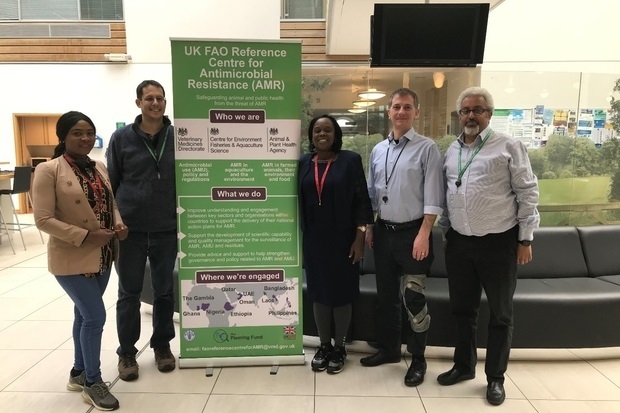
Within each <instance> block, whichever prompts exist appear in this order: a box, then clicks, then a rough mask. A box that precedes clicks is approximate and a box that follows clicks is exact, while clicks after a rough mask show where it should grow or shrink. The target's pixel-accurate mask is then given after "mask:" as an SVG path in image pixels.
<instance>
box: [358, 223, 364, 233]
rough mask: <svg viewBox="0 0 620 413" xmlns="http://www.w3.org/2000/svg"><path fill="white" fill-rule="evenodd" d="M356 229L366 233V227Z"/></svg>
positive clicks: (360, 226)
mask: <svg viewBox="0 0 620 413" xmlns="http://www.w3.org/2000/svg"><path fill="white" fill-rule="evenodd" d="M357 229H358V231H362V232H366V225H359V226H358V227H357Z"/></svg>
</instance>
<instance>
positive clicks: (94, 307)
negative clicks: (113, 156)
mask: <svg viewBox="0 0 620 413" xmlns="http://www.w3.org/2000/svg"><path fill="white" fill-rule="evenodd" d="M56 134H57V135H58V139H59V141H60V143H59V144H58V146H57V147H56V148H55V150H54V157H53V158H52V160H51V161H49V162H45V163H42V164H39V165H38V166H37V168H36V170H35V173H34V183H33V189H32V196H33V207H34V218H35V222H36V224H37V227H38V228H39V229H40V230H41V231H44V232H47V233H48V234H49V235H50V238H49V243H48V267H49V271H50V272H51V273H52V274H54V276H55V277H56V280H57V281H58V283H59V284H60V286H61V287H62V288H63V289H64V290H65V291H66V293H67V295H69V297H71V300H73V302H74V304H75V306H74V321H73V342H74V346H75V350H74V353H75V354H74V362H73V368H72V369H71V372H70V374H69V383H68V384H67V389H68V390H72V391H81V392H82V397H83V398H84V400H85V401H86V402H88V403H91V404H92V405H94V406H95V408H97V409H99V410H115V409H117V408H118V407H119V403H118V400H117V399H116V398H115V397H114V396H113V395H112V394H111V393H110V390H109V388H108V384H106V383H105V382H104V381H103V380H102V378H101V360H100V356H101V336H102V334H103V325H104V324H105V319H106V312H105V305H104V303H103V298H102V296H103V293H104V291H105V289H106V286H107V284H108V281H109V279H110V271H111V269H112V264H113V261H114V259H115V258H116V256H117V244H118V239H121V240H122V239H125V238H126V237H127V233H128V230H127V227H126V226H125V225H124V224H123V222H122V220H121V217H120V214H119V212H118V210H117V208H116V204H115V202H114V196H113V194H112V187H111V185H110V182H109V179H108V173H107V170H106V168H105V166H104V165H103V163H101V162H94V161H92V160H91V159H90V158H89V157H88V154H89V153H90V151H91V149H92V148H93V146H94V143H95V137H96V135H95V125H94V124H93V121H92V120H91V119H90V118H89V117H88V116H86V115H84V114H83V113H80V112H67V113H65V114H64V115H62V116H61V117H60V119H58V123H57V124H56Z"/></svg>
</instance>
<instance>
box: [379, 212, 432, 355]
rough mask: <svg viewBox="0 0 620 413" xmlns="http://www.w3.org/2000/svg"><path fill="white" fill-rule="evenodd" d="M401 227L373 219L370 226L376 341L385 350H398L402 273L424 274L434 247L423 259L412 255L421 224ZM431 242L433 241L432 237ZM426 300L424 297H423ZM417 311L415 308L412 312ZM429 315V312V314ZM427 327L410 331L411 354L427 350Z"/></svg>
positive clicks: (400, 323) (389, 351)
mask: <svg viewBox="0 0 620 413" xmlns="http://www.w3.org/2000/svg"><path fill="white" fill-rule="evenodd" d="M421 222H422V220H419V222H418V224H416V225H414V226H412V227H410V228H407V229H404V230H400V231H393V230H390V229H387V228H386V227H385V226H384V225H382V224H380V223H375V225H374V229H373V242H374V248H373V250H374V258H375V269H376V272H377V300H378V303H377V343H378V345H379V348H380V349H381V350H383V351H385V352H386V353H388V354H400V344H401V327H402V313H403V310H402V303H403V301H402V296H401V283H402V276H403V275H404V274H411V275H422V274H424V275H427V274H428V271H429V269H430V266H431V264H432V262H433V255H432V251H433V247H432V244H431V246H430V254H429V256H428V257H426V258H425V259H424V260H422V261H416V260H414V259H413V257H412V255H411V253H412V250H413V241H414V239H415V237H416V236H417V235H418V231H419V229H420V224H421ZM431 242H432V241H431ZM422 300H424V303H422V305H423V304H425V303H426V299H425V297H423V298H422ZM415 313H417V311H415V312H414V314H415ZM431 316H432V315H431ZM427 335H428V331H425V332H422V333H416V332H413V333H412V334H411V335H410V336H409V337H408V338H407V351H409V352H410V353H411V354H412V355H414V356H423V355H424V352H425V350H426V337H427Z"/></svg>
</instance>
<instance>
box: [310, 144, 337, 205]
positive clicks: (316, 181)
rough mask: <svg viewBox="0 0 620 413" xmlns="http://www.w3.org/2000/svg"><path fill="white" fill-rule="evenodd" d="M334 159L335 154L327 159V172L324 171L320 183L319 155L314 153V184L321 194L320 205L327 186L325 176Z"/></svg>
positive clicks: (317, 191)
mask: <svg viewBox="0 0 620 413" xmlns="http://www.w3.org/2000/svg"><path fill="white" fill-rule="evenodd" d="M332 159H334V155H332V156H331V158H329V160H328V161H327V166H326V167H325V172H323V176H322V177H321V182H320V183H319V155H318V154H317V155H314V185H315V186H316V193H317V195H318V196H319V205H321V195H322V194H323V187H324V186H325V177H326V176H327V172H328V171H329V166H330V165H331V164H332Z"/></svg>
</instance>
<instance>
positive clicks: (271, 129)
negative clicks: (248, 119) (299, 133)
mask: <svg viewBox="0 0 620 413" xmlns="http://www.w3.org/2000/svg"><path fill="white" fill-rule="evenodd" d="M278 132H279V131H278V128H269V134H270V135H277V134H278Z"/></svg>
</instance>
